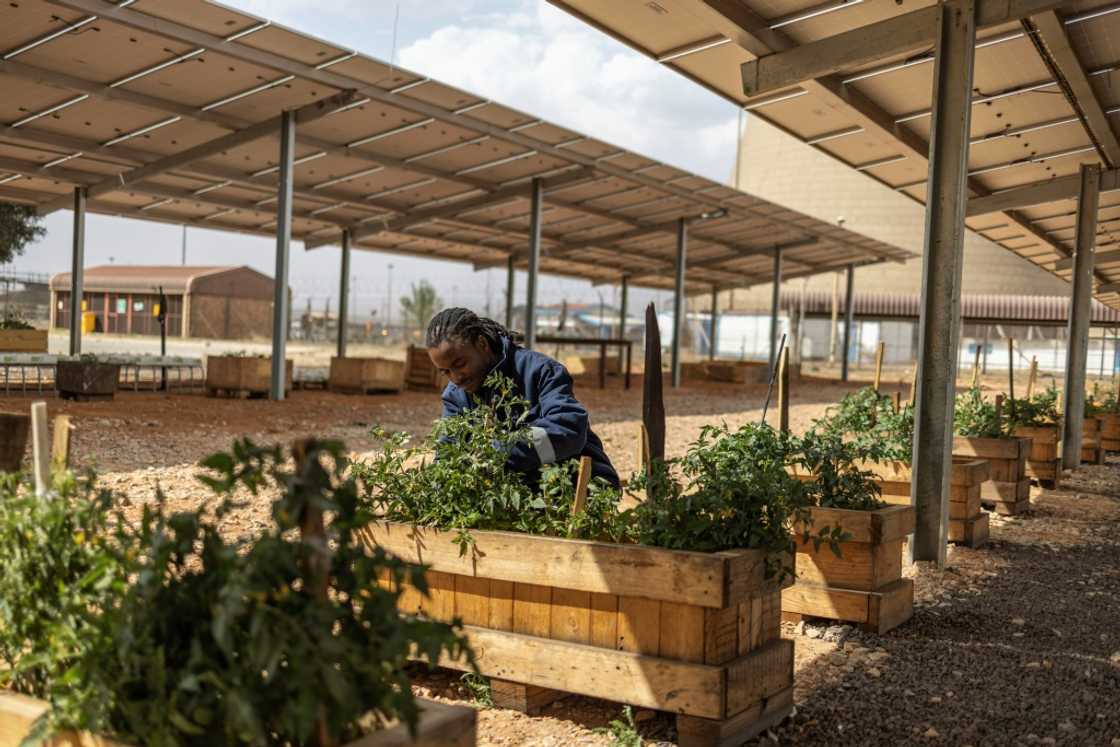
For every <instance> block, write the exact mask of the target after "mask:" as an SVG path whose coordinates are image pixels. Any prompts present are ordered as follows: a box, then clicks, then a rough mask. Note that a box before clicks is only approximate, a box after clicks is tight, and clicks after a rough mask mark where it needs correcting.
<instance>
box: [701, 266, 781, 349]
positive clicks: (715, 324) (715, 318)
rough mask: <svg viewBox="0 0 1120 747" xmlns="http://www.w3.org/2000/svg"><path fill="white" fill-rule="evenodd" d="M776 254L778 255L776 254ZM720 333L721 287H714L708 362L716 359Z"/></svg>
mask: <svg viewBox="0 0 1120 747" xmlns="http://www.w3.org/2000/svg"><path fill="white" fill-rule="evenodd" d="M775 254H777V253H776V252H775ZM718 332H719V286H718V285H713V286H712V325H711V336H710V337H709V339H708V360H710V361H714V360H715V359H716V340H717V339H719V338H718V337H717V333H718Z"/></svg>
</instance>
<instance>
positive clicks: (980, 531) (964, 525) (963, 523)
mask: <svg viewBox="0 0 1120 747" xmlns="http://www.w3.org/2000/svg"><path fill="white" fill-rule="evenodd" d="M988 534H989V521H988V515H987V514H985V513H982V514H980V515H979V516H977V517H975V518H972V519H950V520H949V541H950V542H955V543H957V544H960V545H964V546H966V547H972V548H977V547H983V546H984V545H985V544H987V542H988Z"/></svg>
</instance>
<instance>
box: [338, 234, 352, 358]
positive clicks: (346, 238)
mask: <svg viewBox="0 0 1120 747" xmlns="http://www.w3.org/2000/svg"><path fill="white" fill-rule="evenodd" d="M340 275H341V276H340V277H339V279H338V357H339V358H345V357H346V318H347V317H348V316H349V315H350V231H348V230H344V231H343V232H342V269H341V273H340Z"/></svg>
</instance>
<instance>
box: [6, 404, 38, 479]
mask: <svg viewBox="0 0 1120 747" xmlns="http://www.w3.org/2000/svg"><path fill="white" fill-rule="evenodd" d="M30 429H31V417H30V416H28V415H24V414H23V413H16V412H0V472H19V468H20V462H22V461H23V452H24V450H25V449H26V448H27V433H28V431H29V430H30Z"/></svg>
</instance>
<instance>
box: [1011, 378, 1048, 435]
mask: <svg viewBox="0 0 1120 747" xmlns="http://www.w3.org/2000/svg"><path fill="white" fill-rule="evenodd" d="M1005 410H1006V413H1005V414H1006V415H1007V418H1008V426H1009V428H1010V429H1011V431H1012V432H1014V429H1015V428H1017V427H1019V426H1023V427H1029V428H1038V427H1042V426H1048V425H1061V423H1062V414H1061V412H1059V411H1058V389H1057V387H1054V386H1051V387H1049V388H1047V389H1045V390H1043V391H1041V392H1039V393H1038V394H1034V395H1032V396H1030V397H1022V398H1016V399H1015V406H1014V408H1012V407H1010V406H1008V407H1005Z"/></svg>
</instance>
